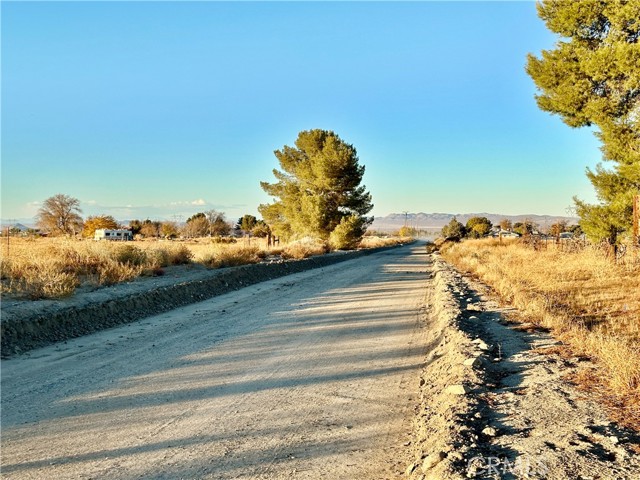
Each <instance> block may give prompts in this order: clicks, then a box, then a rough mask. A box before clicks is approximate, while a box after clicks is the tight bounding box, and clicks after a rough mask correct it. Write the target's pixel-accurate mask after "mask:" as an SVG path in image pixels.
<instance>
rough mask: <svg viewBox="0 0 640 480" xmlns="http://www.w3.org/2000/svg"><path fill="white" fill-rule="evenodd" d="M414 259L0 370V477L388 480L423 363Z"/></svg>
mask: <svg viewBox="0 0 640 480" xmlns="http://www.w3.org/2000/svg"><path fill="white" fill-rule="evenodd" d="M426 262H427V256H426V255H425V254H424V249H423V248H420V247H419V246H407V247H402V248H398V249H394V250H390V251H386V252H382V253H378V254H375V255H371V256H368V257H364V258H360V259H356V260H352V261H348V262H344V263H340V264H337V265H333V266H330V267H326V268H322V269H316V270H310V271H307V272H304V273H299V274H295V275H291V276H288V277H284V278H281V279H278V280H273V281H269V282H265V283H261V284H257V285H254V286H251V287H247V288H244V289H242V290H239V291H237V292H234V293H230V294H226V295H223V296H220V297H216V298H213V299H211V300H208V301H205V302H202V303H197V304H194V305H191V306H188V307H185V308H181V309H179V310H174V311H172V312H169V313H166V314H163V315H159V316H156V317H151V318H147V319H145V320H142V321H139V322H136V323H132V324H128V325H126V326H123V327H119V328H115V329H111V330H107V331H103V332H100V333H97V334H93V335H90V336H86V337H82V338H79V339H75V340H72V341H68V342H66V343H64V344H58V345H53V346H51V347H47V348H43V349H39V350H34V351H32V352H30V353H29V354H25V355H22V356H18V357H15V358H13V359H10V360H5V361H3V362H2V476H3V477H4V478H38V479H40V478H118V479H130V478H215V479H226V478H269V479H278V478H327V479H339V478H344V479H354V478H367V479H375V478H381V479H386V478H394V477H396V476H399V475H401V474H402V472H403V471H404V469H405V467H406V465H407V463H408V458H407V455H408V453H407V450H408V449H407V448H406V445H403V444H405V443H407V442H408V441H409V440H410V434H411V422H412V420H413V411H412V409H413V407H414V406H415V401H416V396H417V392H418V379H419V373H420V370H421V367H422V362H423V361H424V357H425V353H426V352H425V347H424V346H423V345H424V344H425V342H424V341H423V340H424V335H425V328H423V327H422V324H421V319H422V315H423V313H422V312H423V309H422V307H423V302H424V296H425V290H426V284H427V274H426V270H427V264H426Z"/></svg>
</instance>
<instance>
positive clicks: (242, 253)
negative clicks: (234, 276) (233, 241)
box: [200, 246, 260, 268]
mask: <svg viewBox="0 0 640 480" xmlns="http://www.w3.org/2000/svg"><path fill="white" fill-rule="evenodd" d="M259 252H260V250H259V249H258V247H244V246H242V247H238V248H218V249H215V250H214V251H212V252H210V253H207V254H205V255H204V256H203V257H201V259H200V263H202V264H204V265H206V266H207V267H209V268H224V267H236V266H239V265H248V264H250V263H258V262H259V261H260V258H259V255H258V254H259Z"/></svg>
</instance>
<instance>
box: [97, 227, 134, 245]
mask: <svg viewBox="0 0 640 480" xmlns="http://www.w3.org/2000/svg"><path fill="white" fill-rule="evenodd" d="M93 238H94V240H116V241H122V242H126V241H129V240H133V233H131V230H126V229H118V230H110V229H107V228H98V229H97V230H96V232H95V234H94V236H93Z"/></svg>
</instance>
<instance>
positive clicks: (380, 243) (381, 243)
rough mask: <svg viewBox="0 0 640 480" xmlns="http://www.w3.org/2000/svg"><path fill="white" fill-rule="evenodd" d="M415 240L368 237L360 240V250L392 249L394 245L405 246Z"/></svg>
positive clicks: (394, 237) (408, 238)
mask: <svg viewBox="0 0 640 480" xmlns="http://www.w3.org/2000/svg"><path fill="white" fill-rule="evenodd" d="M412 241H413V238H411V237H397V236H391V237H379V236H373V235H367V236H364V237H362V240H360V244H359V245H358V248H380V247H391V246H394V245H403V244H406V243H411V242H412Z"/></svg>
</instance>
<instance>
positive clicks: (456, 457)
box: [447, 452, 464, 462]
mask: <svg viewBox="0 0 640 480" xmlns="http://www.w3.org/2000/svg"><path fill="white" fill-rule="evenodd" d="M447 458H449V459H451V460H453V461H459V462H461V461H462V460H463V459H464V456H463V455H462V453H460V452H449V455H447Z"/></svg>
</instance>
